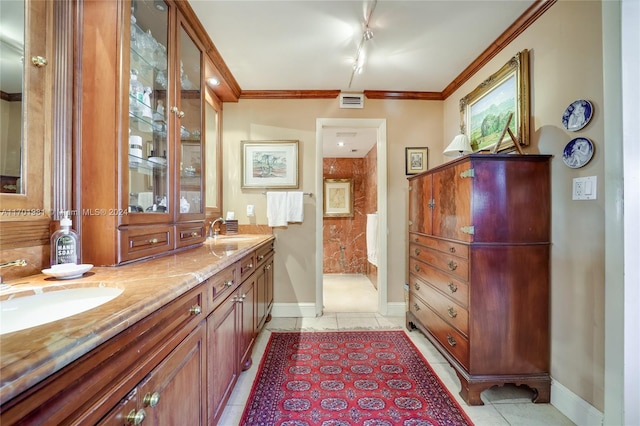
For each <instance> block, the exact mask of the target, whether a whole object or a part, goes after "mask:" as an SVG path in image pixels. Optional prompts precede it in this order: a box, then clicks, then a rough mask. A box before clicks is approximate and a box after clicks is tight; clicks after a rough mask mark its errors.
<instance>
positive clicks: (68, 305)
mask: <svg viewBox="0 0 640 426" xmlns="http://www.w3.org/2000/svg"><path fill="white" fill-rule="evenodd" d="M33 291H36V294H33ZM33 291H30V292H28V295H25V294H26V292H24V291H22V292H19V293H16V294H15V295H9V296H8V297H7V298H5V300H2V301H0V335H1V334H6V333H12V332H14V331H20V330H24V329H27V328H31V327H36V326H38V325H42V324H47V323H50V322H53V321H57V320H60V319H63V318H67V317H70V316H72V315H75V314H79V313H81V312H85V311H88V310H89V309H93V308H96V307H98V306H100V305H103V304H105V303H107V302H108V301H110V300H112V299H114V298H116V297H117V296H119V295H120V294H121V293H122V291H123V289H121V288H115V287H75V288H68V287H61V288H60V289H59V290H53V289H52V288H51V287H49V288H47V287H45V288H38V289H37V290H33Z"/></svg>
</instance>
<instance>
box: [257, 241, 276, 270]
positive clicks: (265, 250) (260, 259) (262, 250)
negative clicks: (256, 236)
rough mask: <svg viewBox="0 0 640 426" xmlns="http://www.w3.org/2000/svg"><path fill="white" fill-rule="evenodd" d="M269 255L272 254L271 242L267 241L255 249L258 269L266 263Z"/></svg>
mask: <svg viewBox="0 0 640 426" xmlns="http://www.w3.org/2000/svg"><path fill="white" fill-rule="evenodd" d="M271 253H273V241H269V242H268V243H267V244H265V245H263V246H260V247H258V248H257V249H256V263H257V265H256V267H257V268H259V267H260V266H261V265H262V264H263V263H264V262H266V261H267V258H268V257H269V255H270V254H271Z"/></svg>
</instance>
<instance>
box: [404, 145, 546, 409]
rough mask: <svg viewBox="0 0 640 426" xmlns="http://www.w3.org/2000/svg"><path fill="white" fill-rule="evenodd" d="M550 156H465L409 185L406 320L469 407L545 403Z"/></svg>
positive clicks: (431, 171) (429, 172)
mask: <svg viewBox="0 0 640 426" xmlns="http://www.w3.org/2000/svg"><path fill="white" fill-rule="evenodd" d="M549 158H550V157H549V156H542V155H526V156H525V155H500V154H498V155H480V154H472V155H470V156H467V157H463V158H461V159H459V160H455V161H452V162H451V163H448V164H445V165H443V166H440V167H437V168H434V169H432V170H430V171H428V172H425V173H423V174H421V175H417V176H413V177H411V178H409V185H410V191H409V212H410V217H409V247H408V250H409V262H408V267H409V270H408V271H407V272H408V274H407V275H408V279H409V287H410V292H409V311H408V312H407V327H408V328H409V329H410V330H411V329H414V328H418V329H419V330H421V331H422V332H423V333H424V334H425V335H426V336H427V337H428V338H429V340H430V341H431V342H432V343H433V344H434V346H435V347H436V348H437V349H438V350H439V351H440V352H441V353H442V354H443V356H444V357H445V358H446V359H447V360H448V361H449V362H450V364H451V365H452V367H453V368H454V369H455V371H456V373H457V375H458V377H459V379H460V382H461V386H462V389H461V391H460V395H461V396H462V397H463V399H464V400H465V401H466V402H467V403H468V404H469V405H482V404H483V403H482V400H481V398H480V393H481V392H482V391H483V390H485V389H487V388H489V387H491V386H494V385H504V384H505V383H515V384H518V385H521V384H524V385H527V386H529V387H530V388H532V389H533V390H534V393H535V396H534V402H549V397H550V385H551V380H550V377H549V235H550V180H549V179H550V177H549Z"/></svg>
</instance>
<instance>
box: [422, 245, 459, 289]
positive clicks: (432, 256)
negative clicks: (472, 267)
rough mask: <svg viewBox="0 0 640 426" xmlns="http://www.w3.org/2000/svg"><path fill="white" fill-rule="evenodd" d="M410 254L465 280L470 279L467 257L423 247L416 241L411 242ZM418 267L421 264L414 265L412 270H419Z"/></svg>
mask: <svg viewBox="0 0 640 426" xmlns="http://www.w3.org/2000/svg"><path fill="white" fill-rule="evenodd" d="M409 256H411V257H412V258H415V259H419V260H421V261H423V262H426V263H428V264H430V265H433V266H435V267H436V268H438V269H441V270H443V271H446V272H448V273H450V274H451V275H454V276H456V277H458V278H461V279H463V280H465V281H468V280H469V262H468V261H467V260H465V259H462V258H459V257H455V256H452V255H451V254H449V253H443V252H439V251H436V250H433V249H429V248H426V247H422V246H419V245H417V244H414V243H411V244H409ZM416 268H420V265H415V266H412V267H411V269H410V271H411V272H418V269H416Z"/></svg>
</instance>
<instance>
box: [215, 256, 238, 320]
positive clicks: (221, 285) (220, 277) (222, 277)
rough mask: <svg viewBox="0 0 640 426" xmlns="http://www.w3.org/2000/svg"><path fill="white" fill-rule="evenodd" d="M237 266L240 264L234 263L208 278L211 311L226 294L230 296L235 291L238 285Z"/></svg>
mask: <svg viewBox="0 0 640 426" xmlns="http://www.w3.org/2000/svg"><path fill="white" fill-rule="evenodd" d="M239 265H240V263H239V262H236V263H234V264H233V265H231V266H227V267H226V268H225V269H223V270H222V271H220V272H218V273H216V274H215V275H214V276H212V277H211V278H209V288H210V289H211V290H210V292H209V300H210V301H211V302H212V303H211V310H213V309H215V308H216V306H217V305H219V304H220V302H222V301H223V300H224V298H225V297H227V295H228V294H231V293H232V292H233V290H235V289H236V287H237V284H240V282H239V281H238V275H239V271H238V267H239Z"/></svg>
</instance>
